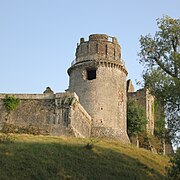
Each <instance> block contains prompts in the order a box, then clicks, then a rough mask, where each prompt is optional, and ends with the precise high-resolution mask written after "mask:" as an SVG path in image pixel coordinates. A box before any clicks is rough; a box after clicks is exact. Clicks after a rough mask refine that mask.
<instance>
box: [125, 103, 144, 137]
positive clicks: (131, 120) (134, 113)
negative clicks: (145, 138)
mask: <svg viewBox="0 0 180 180" xmlns="http://www.w3.org/2000/svg"><path fill="white" fill-rule="evenodd" d="M146 123H147V120H146V116H145V109H144V108H143V107H142V106H140V105H139V104H138V103H137V101H135V100H131V101H128V104H127V127H128V134H129V135H130V136H132V135H138V134H140V133H142V132H143V131H145V129H146Z"/></svg>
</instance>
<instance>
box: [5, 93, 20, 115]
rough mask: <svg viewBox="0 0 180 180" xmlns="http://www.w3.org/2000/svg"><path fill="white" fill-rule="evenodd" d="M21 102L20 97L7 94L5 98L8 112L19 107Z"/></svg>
mask: <svg viewBox="0 0 180 180" xmlns="http://www.w3.org/2000/svg"><path fill="white" fill-rule="evenodd" d="M19 103H20V99H19V98H16V97H14V96H9V95H7V96H6V97H5V99H4V106H5V108H6V110H7V112H8V114H9V113H11V112H12V111H14V110H15V109H16V108H17V107H18V105H19Z"/></svg>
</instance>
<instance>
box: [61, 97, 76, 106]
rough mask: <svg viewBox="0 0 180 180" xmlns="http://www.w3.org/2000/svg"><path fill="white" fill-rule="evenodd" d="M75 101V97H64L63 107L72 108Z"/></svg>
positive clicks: (62, 100)
mask: <svg viewBox="0 0 180 180" xmlns="http://www.w3.org/2000/svg"><path fill="white" fill-rule="evenodd" d="M73 100H74V97H67V96H64V97H63V98H62V99H61V107H66V106H71V105H72V103H73Z"/></svg>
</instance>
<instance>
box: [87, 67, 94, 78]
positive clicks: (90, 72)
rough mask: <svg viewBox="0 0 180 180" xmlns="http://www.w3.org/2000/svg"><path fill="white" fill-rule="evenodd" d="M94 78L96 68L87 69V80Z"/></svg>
mask: <svg viewBox="0 0 180 180" xmlns="http://www.w3.org/2000/svg"><path fill="white" fill-rule="evenodd" d="M93 79H96V69H87V80H93Z"/></svg>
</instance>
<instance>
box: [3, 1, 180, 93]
mask: <svg viewBox="0 0 180 180" xmlns="http://www.w3.org/2000/svg"><path fill="white" fill-rule="evenodd" d="M179 7H180V0H126V1H125V0H0V93H42V92H43V91H44V90H45V88H46V87H47V86H50V87H51V88H52V90H53V91H54V92H64V91H65V89H67V88H68V84H69V78H68V75H67V69H68V68H69V67H70V64H71V62H72V61H73V60H74V59H75V50H76V46H77V43H78V42H79V39H80V38H81V37H84V38H85V39H86V40H88V36H89V35H90V34H108V35H110V36H115V37H117V38H118V42H119V44H120V45H121V53H122V59H123V60H124V61H125V64H126V68H127V70H128V77H127V79H132V81H133V84H134V85H135V89H136V90H137V89H138V88H140V87H139V86H137V85H136V83H135V81H136V80H138V81H141V80H142V78H141V75H142V71H143V67H142V65H141V64H139V62H138V58H139V57H138V56H137V54H138V52H139V51H140V44H139V38H140V36H141V35H147V34H148V33H150V34H152V35H154V33H155V31H157V25H156V19H157V18H162V17H163V15H168V16H170V17H172V18H179V16H180V8H179Z"/></svg>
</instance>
